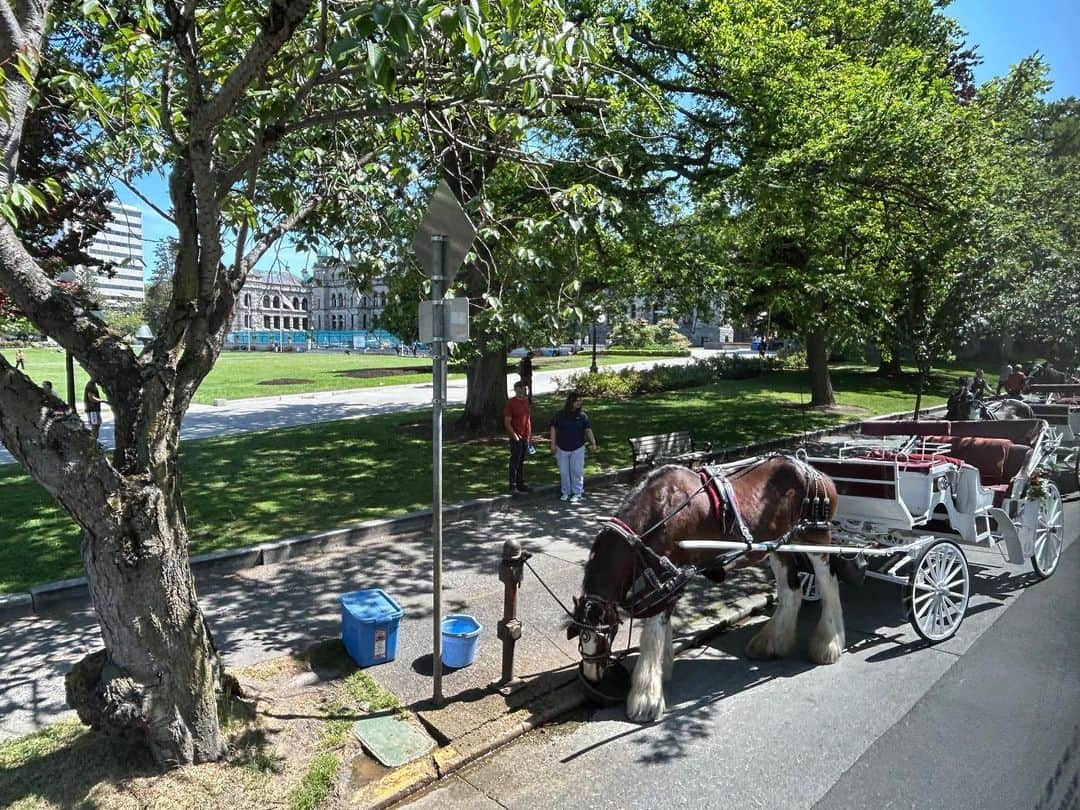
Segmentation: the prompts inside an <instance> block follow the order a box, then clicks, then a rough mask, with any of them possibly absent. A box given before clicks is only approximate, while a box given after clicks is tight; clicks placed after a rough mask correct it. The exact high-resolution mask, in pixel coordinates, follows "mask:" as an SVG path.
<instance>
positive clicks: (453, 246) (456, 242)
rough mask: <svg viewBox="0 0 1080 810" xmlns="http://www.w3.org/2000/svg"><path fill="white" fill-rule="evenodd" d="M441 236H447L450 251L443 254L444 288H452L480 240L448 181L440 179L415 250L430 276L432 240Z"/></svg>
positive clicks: (447, 245)
mask: <svg viewBox="0 0 1080 810" xmlns="http://www.w3.org/2000/svg"><path fill="white" fill-rule="evenodd" d="M436 234H441V235H443V236H445V237H446V250H445V252H444V254H443V275H444V276H445V278H446V281H445V282H444V286H445V287H448V286H450V284H451V282H453V280H454V276H455V275H456V274H457V271H458V268H459V267H461V263H462V262H463V261H465V255H466V254H467V253H468V252H469V248H471V247H472V243H473V240H474V239H475V238H476V228H474V227H473V224H472V223H471V222H469V217H468V215H467V214H466V213H465V209H464V208H462V207H461V203H459V202H458V201H457V197H455V196H454V192H453V191H451V190H450V186H449V185H447V183H446V181H445V180H440V181H439V185H438V187H437V188H436V189H435V194H433V195H432V197H431V202H430V203H428V207H427V211H426V212H425V213H424V220H423V222H421V223H420V228H419V229H418V230H417V231H416V236H415V237H414V238H413V250H414V251H415V252H416V257H417V258H418V259H419V260H420V266H421V267H423V268H424V272H425V273H427V274H428V275H431V273H432V267H431V237H433V236H435V235H436Z"/></svg>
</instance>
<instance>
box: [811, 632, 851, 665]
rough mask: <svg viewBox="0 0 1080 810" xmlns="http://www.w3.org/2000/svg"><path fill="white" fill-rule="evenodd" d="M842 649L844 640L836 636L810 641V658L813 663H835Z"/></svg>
mask: <svg viewBox="0 0 1080 810" xmlns="http://www.w3.org/2000/svg"><path fill="white" fill-rule="evenodd" d="M843 651H844V640H843V639H842V638H839V637H838V636H834V637H833V638H829V639H822V640H821V641H818V640H816V639H814V640H811V642H810V660H811V661H813V662H814V663H815V664H835V663H836V662H837V661H839V660H840V654H841V653H842V652H843Z"/></svg>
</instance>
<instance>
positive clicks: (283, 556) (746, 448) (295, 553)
mask: <svg viewBox="0 0 1080 810" xmlns="http://www.w3.org/2000/svg"><path fill="white" fill-rule="evenodd" d="M944 410H945V408H944V406H939V407H936V408H928V409H924V410H923V411H922V415H924V416H931V415H934V414H936V413H938V412H943V411H944ZM911 414H912V412H911V411H899V412H897V413H890V414H885V415H884V416H876V417H874V421H878V420H889V419H899V418H902V417H905V416H911ZM864 421H871V420H863V419H860V420H858V421H853V422H845V423H844V424H841V425H835V426H833V427H828V428H821V429H819V430H812V431H807V432H806V433H791V434H788V435H786V436H781V437H779V438H776V439H768V440H766V441H762V442H755V443H752V444H744V445H733V446H731V447H723V448H720V449H719V450H714V451H713V452H712V453H711V455H710V456H709V461H723V460H725V459H730V458H738V457H744V456H753V455H757V454H759V453H763V452H769V451H771V450H777V449H780V448H783V447H789V446H790V445H791V444H793V443H796V442H805V441H812V440H814V439H817V438H821V437H823V436H831V435H836V434H838V433H849V432H851V431H852V430H853V429H855V428H858V426H859V425H860V424H861V423H862V422H864ZM639 472H640V470H635V469H634V468H633V467H622V468H620V469H617V470H610V471H608V472H603V473H597V474H596V475H590V476H589V477H588V478H587V479H586V481H587V483H588V485H589V486H590V487H603V486H610V485H611V484H617V483H623V482H626V481H632V480H634V478H635V476H636V475H637V474H638V473H639ZM557 489H558V484H549V485H548V486H544V487H537V488H536V489H535V490H533V492H531V493H529V494H526V495H514V496H511V495H497V496H494V497H491V498H480V499H478V500H474V501H465V502H464V503H457V504H451V505H450V506H445V507H443V512H442V514H443V521H444V522H446V521H451V520H457V519H460V518H464V517H474V516H478V515H488V514H493V513H496V512H504V511H506V510H507V509H508V508H509V507H510V506H511V505H512V504H514V503H529V502H530V501H533V500H540V499H543V498H546V497H548V496H550V495H552V494H554V493H555V491H556V490H557ZM431 523H432V510H430V509H424V510H422V511H418V512H409V513H407V514H405V515H402V516H401V517H395V518H376V519H374V520H367V521H364V522H363V523H357V524H355V525H353V526H346V527H344V528H341V529H331V530H329V531H322V532H311V533H309V534H302V535H298V536H296V537H288V538H284V539H281V540H270V541H267V542H264V543H259V544H258V545H254V546H245V547H243V548H235V549H227V550H225V551H211V552H208V553H206V554H196V555H195V556H193V557H192V558H191V568H192V571H193V572H194V573H195V575H196V576H198V575H199V574H208V573H214V574H229V573H234V572H236V571H242V570H244V569H248V568H256V567H258V566H260V565H273V564H275V563H280V562H285V561H286V560H290V559H292V558H293V557H300V556H303V555H305V554H312V553H319V552H323V551H326V550H327V549H331V548H338V547H341V546H350V545H356V544H358V543H362V542H365V541H368V540H381V539H387V538H390V537H394V536H397V535H402V534H416V533H419V532H423V531H429V530H430V529H431ZM89 604H90V591H89V587H88V583H87V580H86V577H75V578H74V579H64V580H59V581H56V582H45V583H42V584H40V585H35V586H33V587H32V588H30V589H29V591H26V592H22V593H13V594H6V595H0V621H11V620H14V619H25V618H30V617H32V616H34V615H36V614H40V613H44V612H52V613H55V612H59V611H73V610H81V609H83V608H85V607H87V606H89Z"/></svg>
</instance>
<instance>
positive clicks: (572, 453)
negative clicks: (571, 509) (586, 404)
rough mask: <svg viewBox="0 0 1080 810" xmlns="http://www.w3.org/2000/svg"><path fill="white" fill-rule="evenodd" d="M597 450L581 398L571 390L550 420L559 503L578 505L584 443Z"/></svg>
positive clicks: (583, 483)
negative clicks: (556, 467) (561, 407)
mask: <svg viewBox="0 0 1080 810" xmlns="http://www.w3.org/2000/svg"><path fill="white" fill-rule="evenodd" d="M586 441H588V443H589V447H590V448H592V450H593V451H595V450H596V437H595V436H593V432H592V426H591V425H590V424H589V415H588V414H587V413H585V411H583V410H581V395H580V394H578V392H577V391H571V392H570V393H569V394H567V395H566V404H565V405H564V406H563V409H562V410H561V411H559V412H558V413H556V414H555V415H554V416H553V417H551V452H552V453H554V454H555V463H556V464H558V465H559V482H560V485H561V486H560V488H561V490H562V494H560V495H559V500H561V501H569V502H570V503H577V502H578V501H580V500H581V498H582V496H584V494H585V442H586Z"/></svg>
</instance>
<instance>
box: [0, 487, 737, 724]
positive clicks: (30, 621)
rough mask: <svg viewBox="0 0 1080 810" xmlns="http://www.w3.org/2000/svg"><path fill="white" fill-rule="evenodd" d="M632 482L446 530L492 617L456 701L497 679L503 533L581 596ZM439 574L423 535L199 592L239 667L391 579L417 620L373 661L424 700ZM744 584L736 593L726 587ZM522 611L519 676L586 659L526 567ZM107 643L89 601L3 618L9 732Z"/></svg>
mask: <svg viewBox="0 0 1080 810" xmlns="http://www.w3.org/2000/svg"><path fill="white" fill-rule="evenodd" d="M626 489H627V486H626V485H616V486H613V487H611V488H608V489H605V490H603V491H598V492H588V493H587V495H586V499H585V501H584V502H582V503H581V504H579V505H576V506H569V505H568V504H565V503H563V502H561V501H559V500H558V499H557V497H556V496H555V493H553V492H546V493H544V492H540V493H534V494H532V495H530V496H524V497H517V498H514V499H510V498H507V499H506V508H505V510H504V511H499V512H495V513H492V514H488V515H484V516H478V517H475V518H470V519H464V520H459V521H455V522H452V523H449V524H448V525H447V526H446V527H445V530H444V547H445V552H444V553H445V560H444V576H443V602H442V603H443V610H444V613H450V612H466V613H470V614H473V615H475V616H476V617H477V618H478V619H479V620H480V622H481V623H482V624H483V625H484V632H483V634H482V636H481V643H480V649H479V653H478V657H477V661H476V663H475V664H474V665H473V666H471V667H468V668H466V669H462V670H459V671H456V672H450V673H447V674H446V676H445V678H444V693H445V695H446V696H447V698H449V699H451V700H454V699H455V698H460V697H461V696H476V695H478V691H477V690H482V689H484V688H486V687H487V686H488V685H489V684H490V683H491V682H493V681H495V680H496V679H497V678H498V676H499V672H500V669H501V651H500V644H499V642H498V641H497V639H496V638H495V628H496V623H497V621H498V619H499V618H500V617H501V613H502V598H503V597H502V595H503V588H502V584H501V583H500V582H499V579H498V564H499V559H500V555H501V552H502V544H503V541H504V540H505V539H507V538H508V537H515V538H517V539H519V540H520V541H521V542H522V543H523V545H524V546H525V548H526V549H527V550H529V551H531V552H532V553H533V555H534V556H533V559H532V561H531V562H532V565H533V567H534V568H535V569H536V570H537V571H538V572H539V573H540V575H541V576H543V577H544V579H545V580H546V581H547V582H548V584H549V585H550V587H551V588H552V589H553V590H554V591H555V592H556V593H558V594H559V595H560V598H562V599H563V600H564V602H567V603H569V599H570V597H571V595H573V594H575V593H577V591H578V588H579V587H580V581H581V565H582V564H583V562H584V560H585V558H586V556H587V554H588V548H589V545H590V543H591V542H592V537H593V535H594V533H595V531H596V529H597V527H598V523H599V520H600V519H602V518H603V517H605V516H607V515H609V514H611V513H612V512H613V511H614V509H615V507H616V505H617V504H618V502H619V500H620V499H621V497H622V496H623V494H625V492H626ZM740 577H741V575H740ZM431 581H432V569H431V538H430V536H428V535H426V534H425V535H412V536H397V537H392V538H389V539H383V540H371V541H365V542H362V543H360V544H357V545H355V546H351V547H344V548H336V549H333V550H331V551H328V552H326V553H323V554H320V555H311V556H305V557H298V558H294V559H290V560H288V561H286V562H284V563H280V564H275V565H264V566H260V567H258V568H251V569H247V570H244V571H239V572H236V573H231V574H208V575H206V576H202V577H200V578H199V592H200V595H201V602H202V605H203V608H204V610H205V611H206V614H207V617H208V619H209V621H210V626H211V628H212V630H213V633H214V638H215V641H216V643H217V645H218V648H219V649H220V650H221V651H222V653H223V655H224V657H225V661H226V664H227V665H228V666H230V667H240V666H246V665H249V664H253V663H257V662H259V661H263V660H267V659H270V658H274V657H278V656H281V655H283V654H286V653H290V652H299V651H301V650H303V649H305V648H306V647H307V646H308V645H310V644H311V643H312V642H314V641H318V640H320V639H325V638H330V637H334V636H337V635H339V633H340V608H339V605H338V601H337V600H338V596H339V595H340V594H342V593H346V592H348V591H354V590H359V589H362V588H382V589H384V590H385V591H387V592H388V593H389V594H391V595H392V596H393V597H394V599H396V600H397V601H398V603H399V604H401V606H402V607H403V608H404V610H405V617H404V618H403V619H402V621H401V626H400V631H399V646H398V654H397V659H396V660H395V661H394V662H392V663H389V664H385V665H382V666H378V667H374V668H372V669H371V670H370V672H371V674H372V675H373V676H374V677H375V679H376V680H377V681H379V682H380V684H381V685H382V686H384V687H385V688H387V689H389V690H390V691H392V692H393V693H395V694H396V695H398V697H400V698H401V699H402V701H403V702H405V703H406V704H409V705H413V704H419V703H420V702H422V701H423V700H425V699H426V698H428V697H430V695H431V677H430V672H431V657H430V651H431V648H432V622H431V615H432V591H431ZM736 581H737V582H738V580H736ZM755 587H756V586H755ZM743 595H745V593H744V592H743V591H739V590H734V591H730V592H729V595H728V596H725V598H730V599H735V598H738V597H739V596H743ZM714 598H715V592H714V593H712V594H710V593H707V592H704V591H702V592H700V593H699V592H698V591H691V593H690V594H688V598H686V599H684V600H683V605H682V610H683V613H684V614H685V615H692V616H698V615H699V614H701V613H703V612H705V610H706V607H707V606H708V605H709V603H710V602H711V601H712V600H713V599H714ZM519 616H520V618H521V620H522V625H523V629H522V638H521V640H520V641H519V642H518V646H517V651H518V652H517V662H518V663H517V669H516V672H517V673H518V674H519V675H524V676H530V675H535V674H537V673H545V672H551V671H555V670H567V671H569V670H570V669H571V668H572V667H573V666H575V665H576V662H577V653H576V644H575V643H572V642H568V641H567V640H566V636H565V631H564V629H563V627H564V624H563V622H564V615H563V613H562V610H561V609H560V608H559V607H558V605H556V604H555V602H554V601H553V600H552V599H551V597H550V596H549V595H548V594H547V593H546V592H545V591H544V590H543V588H541V587H540V585H539V584H538V583H537V582H536V581H535V579H534V578H533V576H532V574H531V573H529V572H528V571H526V574H525V582H524V586H523V588H522V591H521V596H520V598H519ZM100 647H101V639H100V633H99V630H98V626H97V621H96V618H95V616H94V613H93V611H92V610H91V609H88V608H87V609H81V610H76V611H70V609H64V608H63V607H62V606H61V607H58V608H57V610H56V612H52V613H50V612H45V613H43V614H40V615H37V616H34V617H32V618H26V619H20V620H17V621H12V622H8V623H5V624H4V625H3V627H0V739H7V738H11V737H14V736H19V735H22V734H26V733H28V732H31V731H34V730H37V729H40V728H43V727H44V726H47V725H49V724H51V723H54V722H56V721H57V720H60V719H61V718H64V717H66V716H71V714H70V712H69V710H68V708H67V705H66V702H65V698H64V675H65V673H66V672H67V671H68V669H69V668H70V667H71V665H72V664H73V663H75V662H76V661H77V660H79V659H80V658H81V657H82V656H83V655H85V654H86V653H88V652H92V651H93V650H95V649H98V648H100ZM485 711H486V710H485ZM455 722H457V721H455ZM469 722H471V721H468V720H463V721H460V725H462V726H464V725H468V723H469Z"/></svg>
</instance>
